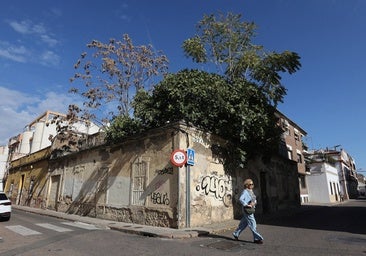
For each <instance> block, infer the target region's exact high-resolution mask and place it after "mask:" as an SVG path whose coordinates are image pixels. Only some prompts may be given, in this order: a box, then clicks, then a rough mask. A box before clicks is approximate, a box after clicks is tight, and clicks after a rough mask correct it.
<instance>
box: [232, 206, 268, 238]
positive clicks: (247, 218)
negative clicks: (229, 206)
mask: <svg viewBox="0 0 366 256" xmlns="http://www.w3.org/2000/svg"><path fill="white" fill-rule="evenodd" d="M247 226H249V228H250V230H251V231H252V233H253V238H254V240H255V241H256V240H263V237H262V236H261V234H259V233H258V231H257V222H256V221H255V218H254V214H250V215H248V214H246V213H245V212H244V213H243V218H241V220H240V223H239V226H238V227H237V229H236V230H235V231H234V233H233V235H234V236H237V237H239V236H240V233H241V232H242V231H243V230H244V229H245V228H246V227H247Z"/></svg>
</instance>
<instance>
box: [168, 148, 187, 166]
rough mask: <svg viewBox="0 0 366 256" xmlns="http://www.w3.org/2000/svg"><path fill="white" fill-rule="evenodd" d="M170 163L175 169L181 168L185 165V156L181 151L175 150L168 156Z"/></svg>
mask: <svg viewBox="0 0 366 256" xmlns="http://www.w3.org/2000/svg"><path fill="white" fill-rule="evenodd" d="M170 162H172V164H173V165H175V166H177V167H182V166H183V165H185V164H186V163H187V154H186V152H185V151H184V150H182V149H176V150H174V151H173V152H172V154H171V155H170Z"/></svg>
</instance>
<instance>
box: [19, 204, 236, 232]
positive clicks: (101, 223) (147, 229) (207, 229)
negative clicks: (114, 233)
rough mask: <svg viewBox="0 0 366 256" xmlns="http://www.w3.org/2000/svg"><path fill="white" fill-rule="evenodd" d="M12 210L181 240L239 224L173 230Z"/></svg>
mask: <svg viewBox="0 0 366 256" xmlns="http://www.w3.org/2000/svg"><path fill="white" fill-rule="evenodd" d="M12 208H13V209H18V210H21V211H26V212H31V213H36V214H39V215H46V216H52V217H55V218H59V219H64V220H69V221H75V222H82V223H87V224H92V225H95V226H96V227H99V228H102V229H113V230H118V231H121V232H126V233H130V234H137V235H143V236H151V237H161V238H171V239H183V238H192V237H198V236H205V235H209V234H217V233H218V232H222V231H225V230H228V229H231V228H234V227H236V226H237V225H238V223H239V221H238V220H229V221H225V222H221V223H217V224H212V225H209V226H205V227H194V228H185V229H174V228H165V227H154V226H147V225H140V224H134V223H126V222H117V221H112V220H104V219H98V218H92V217H85V216H79V215H74V214H67V213H62V212H56V211H51V210H47V209H38V208H32V207H27V206H19V205H12Z"/></svg>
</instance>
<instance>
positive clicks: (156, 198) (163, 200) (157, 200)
mask: <svg viewBox="0 0 366 256" xmlns="http://www.w3.org/2000/svg"><path fill="white" fill-rule="evenodd" d="M151 202H152V203H153V204H165V205H169V203H170V200H169V198H168V193H164V194H163V193H160V192H153V193H151Z"/></svg>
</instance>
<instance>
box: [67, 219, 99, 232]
mask: <svg viewBox="0 0 366 256" xmlns="http://www.w3.org/2000/svg"><path fill="white" fill-rule="evenodd" d="M62 224H65V225H69V226H72V227H77V228H82V229H87V230H97V229H100V228H98V227H96V226H94V225H92V224H88V223H84V222H79V221H76V222H62Z"/></svg>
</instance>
